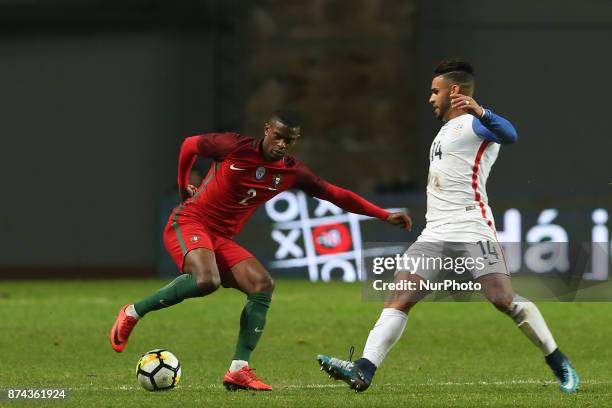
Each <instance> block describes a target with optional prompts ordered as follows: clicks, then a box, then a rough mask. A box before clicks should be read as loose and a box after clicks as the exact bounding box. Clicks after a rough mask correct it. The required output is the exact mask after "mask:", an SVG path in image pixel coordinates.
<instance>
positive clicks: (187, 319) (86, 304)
mask: <svg viewBox="0 0 612 408" xmlns="http://www.w3.org/2000/svg"><path fill="white" fill-rule="evenodd" d="M163 284H165V282H163V281H158V280H144V281H102V282H0V350H2V353H1V354H0V355H1V356H2V360H1V367H2V368H1V369H0V388H4V389H6V388H53V387H67V388H68V389H69V398H68V401H67V402H66V404H67V405H63V403H60V404H61V406H79V407H85V406H92V407H122V408H127V407H144V406H163V405H166V406H171V405H175V406H203V407H206V406H214V407H218V406H242V407H244V406H309V407H310V406H326V407H333V406H341V405H342V406H368V407H374V406H389V407H400V406H412V407H429V406H439V407H448V406H463V407H476V406H488V407H499V406H511V407H522V406H525V407H527V406H529V407H531V406H546V407H557V406H562V407H565V406H567V407H569V406H572V407H575V406H593V407H601V406H609V405H610V403H611V401H612V370H611V363H612V325H611V324H610V317H609V316H611V315H612V303H546V302H541V303H539V306H540V308H541V310H542V313H543V314H544V316H545V317H546V319H547V321H548V323H549V325H550V327H551V330H552V331H553V333H554V334H555V337H556V340H557V342H558V343H559V345H560V346H561V349H562V350H564V351H565V352H566V353H567V354H568V355H569V356H570V357H571V359H572V361H573V363H574V365H575V366H576V368H577V369H578V371H579V373H580V376H581V379H582V381H583V382H582V387H581V390H580V391H579V393H578V394H576V395H563V394H561V393H560V392H559V391H558V387H557V385H556V383H555V382H554V381H553V378H552V375H551V373H550V372H549V370H548V367H547V366H546V365H545V364H544V361H543V358H542V356H541V355H540V352H539V351H538V350H537V349H536V348H535V347H533V346H532V345H531V344H530V343H529V342H528V340H527V339H526V338H525V337H524V336H523V335H522V334H521V333H520V332H519V331H518V330H517V329H516V328H515V327H514V323H513V322H512V321H511V320H510V319H509V318H508V317H506V316H504V315H503V314H501V313H499V312H497V311H496V310H495V309H494V308H493V307H492V306H490V305H488V304H486V303H433V302H428V303H423V304H421V305H418V306H416V307H415V308H414V309H413V311H412V313H411V315H410V318H409V322H408V326H407V330H406V331H405V333H404V336H403V337H402V339H401V340H400V342H399V343H398V344H397V345H396V346H395V348H394V349H393V350H392V351H391V353H390V354H389V356H388V357H387V360H386V361H385V363H384V364H383V366H382V368H381V369H380V370H379V372H378V373H377V374H376V377H375V382H374V385H373V386H372V387H371V388H370V389H369V390H368V391H367V392H365V393H362V394H356V393H355V392H352V391H350V390H349V389H348V387H346V386H345V384H344V383H341V382H334V381H333V380H330V379H328V378H327V376H325V375H324V374H323V373H322V372H320V371H319V368H318V365H317V363H316V360H315V356H316V354H317V353H328V354H332V355H335V356H338V357H343V358H346V357H348V351H349V347H350V346H351V345H355V348H356V351H357V352H356V353H355V354H356V356H358V355H359V352H360V351H361V350H362V347H363V343H364V341H365V339H366V337H367V335H368V332H369V330H370V328H371V326H372V324H373V323H374V322H375V321H376V319H377V317H378V314H379V312H380V308H381V305H380V303H374V302H363V301H361V296H360V293H361V291H360V287H359V285H357V284H343V283H339V282H335V283H328V284H323V283H320V284H313V283H308V282H302V281H280V282H278V283H277V289H276V292H275V294H274V299H273V302H272V308H271V309H270V313H269V314H268V321H267V325H266V329H265V334H264V336H263V337H262V340H261V341H260V343H259V347H258V349H257V350H256V352H255V353H254V355H253V360H252V362H251V363H252V366H253V367H255V368H256V369H257V373H258V374H259V375H260V376H261V377H262V378H263V379H264V380H265V381H267V382H269V383H270V384H271V385H272V386H273V387H274V391H272V392H271V393H257V394H255V393H252V392H245V391H238V392H228V391H226V390H225V389H224V388H223V387H222V385H221V378H222V376H223V374H224V372H225V370H226V369H227V367H228V365H229V362H230V358H231V357H232V352H233V348H234V343H235V340H236V335H237V330H238V319H239V316H240V312H241V309H242V305H243V303H244V301H245V297H244V296H243V295H242V294H240V293H238V292H237V291H234V290H228V289H222V290H219V291H218V292H216V293H214V294H213V295H211V296H208V297H206V298H202V299H191V300H187V301H185V302H183V303H181V304H180V305H177V306H175V307H172V308H170V309H166V310H161V311H158V312H154V313H151V314H150V315H148V316H147V317H146V318H145V319H143V320H142V321H141V322H140V323H139V325H138V326H137V327H136V329H135V331H134V332H133V334H132V337H131V339H130V343H129V344H128V346H127V348H126V350H125V351H124V352H123V353H122V354H116V353H115V352H114V351H112V349H111V348H110V345H109V344H108V339H107V333H108V330H109V328H110V326H111V325H112V323H113V321H114V318H115V315H116V312H117V310H118V308H119V307H120V306H122V305H123V304H125V303H128V302H133V301H135V300H139V299H140V298H142V297H143V296H144V295H146V294H148V293H149V292H151V291H153V290H154V289H156V288H158V287H160V286H161V285H163ZM158 347H163V348H167V349H169V350H171V351H172V352H173V353H175V354H176V355H177V357H178V358H179V360H180V361H181V364H182V367H183V377H182V379H181V383H180V385H179V387H177V388H176V389H174V390H172V391H169V392H162V393H150V392H147V391H144V390H143V389H141V388H140V386H139V385H138V383H137V380H136V376H135V372H134V368H135V365H136V361H137V359H138V357H139V355H140V354H141V353H143V352H145V351H147V350H149V349H153V348H158ZM3 404H7V405H8V403H6V401H0V405H3ZM15 404H19V403H13V404H11V405H10V406H18V405H15ZM53 404H58V403H53ZM25 405H27V406H30V405H35V406H41V405H48V403H47V404H45V403H43V402H40V401H35V402H31V403H26V404H25ZM55 406H59V405H55Z"/></svg>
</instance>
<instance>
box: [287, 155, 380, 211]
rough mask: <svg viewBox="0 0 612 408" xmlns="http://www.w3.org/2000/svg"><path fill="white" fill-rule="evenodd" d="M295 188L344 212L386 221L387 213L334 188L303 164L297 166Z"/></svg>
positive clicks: (347, 192)
mask: <svg viewBox="0 0 612 408" xmlns="http://www.w3.org/2000/svg"><path fill="white" fill-rule="evenodd" d="M295 187H296V188H299V189H300V190H303V191H304V192H305V193H307V194H310V195H311V196H313V197H317V198H320V199H322V200H327V201H329V202H331V203H333V204H335V205H337V206H338V207H340V208H342V209H344V210H345V211H348V212H352V213H356V214H363V215H367V216H369V217H375V218H380V219H381V220H386V219H387V217H389V212H388V211H386V210H384V209H382V208H380V207H379V206H377V205H375V204H372V203H371V202H369V201H368V200H366V199H365V198H363V197H361V196H360V195H358V194H355V193H353V192H352V191H349V190H346V189H344V188H342V187H338V186H335V185H333V184H331V183H329V182H327V181H325V180H323V179H322V178H320V177H319V176H317V175H316V174H314V173H313V172H312V171H311V170H310V169H309V168H308V167H306V165H304V164H303V163H299V164H298V168H297V176H296V181H295Z"/></svg>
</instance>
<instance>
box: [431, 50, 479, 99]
mask: <svg viewBox="0 0 612 408" xmlns="http://www.w3.org/2000/svg"><path fill="white" fill-rule="evenodd" d="M434 74H435V76H442V77H443V78H444V79H446V80H447V81H449V82H451V83H452V84H457V85H460V86H461V87H462V88H465V90H466V91H469V92H474V68H473V67H472V64H470V63H469V62H468V61H467V60H465V59H462V58H448V59H445V60H442V61H440V63H439V64H438V66H437V67H436V69H435V70H434Z"/></svg>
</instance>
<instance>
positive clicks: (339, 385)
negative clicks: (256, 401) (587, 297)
mask: <svg viewBox="0 0 612 408" xmlns="http://www.w3.org/2000/svg"><path fill="white" fill-rule="evenodd" d="M580 383H581V384H589V385H602V384H612V380H602V381H599V380H584V381H581V382H580ZM520 384H540V385H553V384H554V385H556V384H557V382H556V381H552V380H536V379H527V380H510V381H470V382H453V381H443V382H426V383H416V384H410V383H403V384H391V383H388V384H377V387H405V388H409V387H440V386H492V385H520ZM343 387H347V385H346V384H344V383H341V382H339V383H331V384H284V385H277V386H275V387H274V388H275V389H276V390H284V389H285V390H286V389H289V390H295V389H297V390H300V389H325V388H343ZM177 388H178V389H181V388H182V389H190V390H196V391H198V390H210V389H222V388H224V387H223V386H222V385H221V384H208V385H179V386H178V387H177ZM139 389H140V387H138V386H131V385H130V386H126V385H121V386H118V387H96V386H94V385H92V386H91V387H74V388H68V390H69V391H97V390H104V391H134V390H139Z"/></svg>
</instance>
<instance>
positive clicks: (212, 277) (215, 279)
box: [195, 270, 221, 293]
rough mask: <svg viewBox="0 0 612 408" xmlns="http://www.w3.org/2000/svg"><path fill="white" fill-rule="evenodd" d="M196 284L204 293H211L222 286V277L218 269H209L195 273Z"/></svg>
mask: <svg viewBox="0 0 612 408" xmlns="http://www.w3.org/2000/svg"><path fill="white" fill-rule="evenodd" d="M195 281H196V286H197V287H198V289H200V291H201V292H202V293H211V292H214V291H215V290H217V289H219V286H221V278H220V277H219V273H217V271H212V270H208V271H206V272H205V273H201V274H197V275H195Z"/></svg>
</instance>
